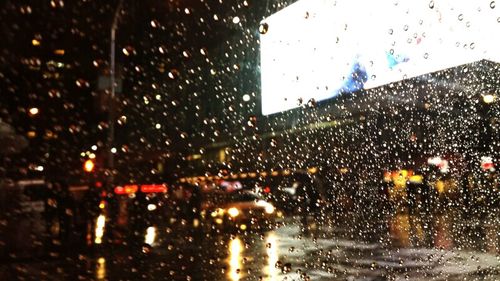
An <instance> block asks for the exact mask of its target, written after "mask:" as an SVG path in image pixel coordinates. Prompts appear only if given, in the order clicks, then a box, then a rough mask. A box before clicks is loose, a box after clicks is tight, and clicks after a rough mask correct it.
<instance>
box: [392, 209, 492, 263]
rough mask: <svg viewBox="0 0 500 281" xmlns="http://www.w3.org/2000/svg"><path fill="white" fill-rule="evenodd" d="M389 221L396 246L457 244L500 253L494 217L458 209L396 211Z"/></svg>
mask: <svg viewBox="0 0 500 281" xmlns="http://www.w3.org/2000/svg"><path fill="white" fill-rule="evenodd" d="M388 223H389V236H390V238H391V241H392V243H393V245H394V246H397V247H427V248H440V249H444V250H451V249H455V248H457V249H470V250H478V251H482V252H488V253H493V254H498V253H500V247H499V240H500V238H499V236H500V234H499V232H498V222H497V221H496V220H495V218H494V217H491V218H490V217H485V218H469V217H464V216H462V215H461V214H459V213H443V214H436V215H430V216H422V215H409V214H397V215H395V216H393V217H391V218H390V219H389V221H388Z"/></svg>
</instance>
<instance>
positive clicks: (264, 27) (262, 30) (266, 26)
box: [259, 22, 269, 34]
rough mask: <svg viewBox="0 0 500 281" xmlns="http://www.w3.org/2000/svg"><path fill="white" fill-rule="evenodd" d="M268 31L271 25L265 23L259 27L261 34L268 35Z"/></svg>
mask: <svg viewBox="0 0 500 281" xmlns="http://www.w3.org/2000/svg"><path fill="white" fill-rule="evenodd" d="M268 30H269V25H268V24H267V23H265V22H263V23H261V24H260V25H259V32H260V34H266V33H267V31H268Z"/></svg>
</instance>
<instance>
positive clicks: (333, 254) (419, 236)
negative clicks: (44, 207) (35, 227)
mask: <svg viewBox="0 0 500 281" xmlns="http://www.w3.org/2000/svg"><path fill="white" fill-rule="evenodd" d="M346 222H349V224H348V223H334V224H330V223H328V222H324V223H323V224H321V225H319V224H318V225H311V228H312V230H311V231H310V232H308V233H302V231H301V229H300V227H299V223H298V222H297V221H295V220H293V219H287V220H285V221H284V222H283V226H281V227H279V228H277V229H275V230H273V231H268V232H264V233H261V234H258V233H253V234H244V235H243V234H233V235H230V234H213V233H209V234H207V233H205V234H200V233H193V232H190V231H187V230H186V229H182V228H180V227H179V228H178V229H177V228H173V229H172V230H173V231H171V232H170V233H167V232H166V231H165V230H162V229H161V228H158V229H154V230H152V229H149V230H148V231H149V232H148V235H149V236H148V237H146V239H149V242H153V240H155V239H156V241H155V242H153V243H152V244H153V247H152V249H151V251H150V252H149V253H148V254H144V253H143V252H144V249H143V250H142V251H141V250H140V249H137V250H136V248H134V247H132V246H131V245H127V246H126V247H123V246H119V247H118V246H113V247H107V248H102V249H97V250H96V251H95V252H93V253H86V254H76V253H74V255H72V256H71V255H70V256H71V258H67V259H56V260H50V261H45V262H43V261H42V260H34V261H30V262H25V263H18V264H15V263H10V264H4V265H2V266H1V267H0V268H1V270H0V277H3V278H2V280H231V281H234V280H463V278H464V276H465V277H467V280H499V279H500V272H499V269H500V268H499V265H500V256H499V253H500V251H499V236H500V233H499V229H500V228H499V227H498V226H499V225H500V224H499V223H498V218H497V217H496V215H492V216H489V217H484V218H481V219H478V218H476V219H471V218H468V219H465V218H461V217H460V216H459V215H458V214H455V213H447V214H443V215H437V216H433V217H432V219H431V220H429V218H423V217H422V216H409V215H407V214H397V215H395V216H392V217H391V218H389V219H383V220H380V221H378V222H373V221H372V222H367V221H364V223H361V222H357V221H356V220H355V219H352V220H346ZM369 224H377V225H379V226H380V227H378V228H376V229H377V231H368V229H370V230H373V229H374V228H373V227H371V226H370V225H369ZM153 231H154V233H155V235H156V236H155V237H152V235H153V234H152V233H153ZM147 251H149V249H147Z"/></svg>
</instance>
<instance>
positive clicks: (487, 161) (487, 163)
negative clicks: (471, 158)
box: [481, 156, 495, 171]
mask: <svg viewBox="0 0 500 281" xmlns="http://www.w3.org/2000/svg"><path fill="white" fill-rule="evenodd" d="M481 168H482V169H483V170H484V171H495V164H493V158H491V157H489V156H483V157H481Z"/></svg>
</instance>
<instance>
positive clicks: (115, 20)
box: [108, 0, 123, 184]
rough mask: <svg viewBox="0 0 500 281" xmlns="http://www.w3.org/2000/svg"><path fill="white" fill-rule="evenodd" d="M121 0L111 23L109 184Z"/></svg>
mask: <svg viewBox="0 0 500 281" xmlns="http://www.w3.org/2000/svg"><path fill="white" fill-rule="evenodd" d="M122 6H123V0H120V2H119V3H118V6H117V7H116V10H115V15H114V17H113V23H112V24H111V46H110V73H109V74H110V87H111V96H110V99H109V107H108V108H109V132H108V169H109V173H110V174H109V184H112V183H113V179H114V175H113V170H114V166H115V163H114V162H115V161H114V153H113V152H114V149H113V147H114V142H115V119H116V118H115V115H116V112H115V95H116V85H115V84H116V79H115V74H116V64H115V54H116V43H115V42H116V29H117V27H118V20H119V19H120V12H121V10H122Z"/></svg>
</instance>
